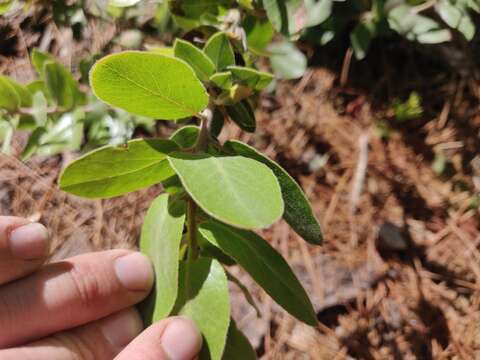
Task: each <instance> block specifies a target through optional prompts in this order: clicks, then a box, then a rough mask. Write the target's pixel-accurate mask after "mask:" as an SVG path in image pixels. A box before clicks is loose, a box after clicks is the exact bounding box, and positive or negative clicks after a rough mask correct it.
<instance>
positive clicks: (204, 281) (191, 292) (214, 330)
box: [173, 259, 230, 360]
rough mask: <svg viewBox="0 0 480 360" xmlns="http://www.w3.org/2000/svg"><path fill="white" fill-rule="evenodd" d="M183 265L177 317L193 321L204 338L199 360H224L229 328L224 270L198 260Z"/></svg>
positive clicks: (176, 306)
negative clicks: (222, 359) (188, 264)
mask: <svg viewBox="0 0 480 360" xmlns="http://www.w3.org/2000/svg"><path fill="white" fill-rule="evenodd" d="M190 265H191V266H190V267H188V266H187V264H186V263H185V262H180V276H179V284H180V289H179V292H178V299H177V304H176V305H175V310H174V311H173V313H174V314H179V315H183V316H186V317H188V318H190V319H192V320H193V321H194V322H195V324H196V325H197V327H198V328H199V330H200V332H201V333H202V335H203V341H204V343H203V348H202V352H201V354H200V357H199V358H200V359H201V360H202V359H211V360H219V359H221V358H222V354H223V350H224V348H225V343H226V339H227V332H228V327H229V324H230V301H229V294H228V282H227V277H226V275H225V272H224V270H223V268H222V266H221V265H220V264H219V263H218V262H217V261H216V260H212V259H199V260H196V261H194V262H192V263H191V264H190Z"/></svg>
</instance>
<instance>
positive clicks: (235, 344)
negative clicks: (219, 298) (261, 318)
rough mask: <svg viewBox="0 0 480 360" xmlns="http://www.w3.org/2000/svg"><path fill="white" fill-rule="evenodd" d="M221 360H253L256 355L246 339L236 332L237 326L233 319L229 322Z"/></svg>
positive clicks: (239, 332) (238, 331)
mask: <svg viewBox="0 0 480 360" xmlns="http://www.w3.org/2000/svg"><path fill="white" fill-rule="evenodd" d="M222 359H223V360H255V359H257V354H256V353H255V350H253V348H252V345H251V344H250V342H249V341H248V339H247V337H246V336H245V335H244V334H243V333H242V332H241V331H240V330H238V327H237V324H236V323H235V321H234V320H233V319H231V320H230V327H229V328H228V335H227V344H226V345H225V352H224V353H223V357H222Z"/></svg>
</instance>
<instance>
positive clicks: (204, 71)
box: [173, 39, 215, 81]
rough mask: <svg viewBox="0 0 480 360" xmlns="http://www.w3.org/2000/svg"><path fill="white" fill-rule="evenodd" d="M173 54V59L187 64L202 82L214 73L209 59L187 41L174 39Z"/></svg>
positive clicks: (213, 67) (213, 66)
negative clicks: (175, 58)
mask: <svg viewBox="0 0 480 360" xmlns="http://www.w3.org/2000/svg"><path fill="white" fill-rule="evenodd" d="M173 52H174V55H175V57H177V58H179V59H182V60H183V61H185V62H186V63H187V64H189V65H190V66H191V67H192V69H193V70H194V71H195V74H197V76H198V78H199V79H200V80H202V81H208V79H209V78H210V76H212V75H213V73H214V72H215V65H214V64H213V62H212V61H211V60H210V59H209V57H208V56H206V55H205V54H204V53H203V51H202V50H200V49H199V48H197V47H196V46H194V45H193V44H191V43H190V42H188V41H185V40H181V39H176V40H175V44H174V45H173Z"/></svg>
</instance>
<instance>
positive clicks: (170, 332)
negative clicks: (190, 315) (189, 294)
mask: <svg viewBox="0 0 480 360" xmlns="http://www.w3.org/2000/svg"><path fill="white" fill-rule="evenodd" d="M161 343H162V348H163V350H164V351H165V353H166V354H167V355H168V357H169V359H170V360H192V359H193V358H195V357H196V356H197V355H198V354H199V352H200V349H201V348H202V337H201V336H200V332H199V331H198V329H197V327H196V326H195V324H194V323H193V322H192V321H191V320H189V319H187V318H183V317H177V318H174V319H172V320H171V322H170V323H169V324H168V325H167V328H166V329H165V330H164V332H163V334H162V338H161Z"/></svg>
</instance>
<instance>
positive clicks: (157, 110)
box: [90, 51, 208, 120]
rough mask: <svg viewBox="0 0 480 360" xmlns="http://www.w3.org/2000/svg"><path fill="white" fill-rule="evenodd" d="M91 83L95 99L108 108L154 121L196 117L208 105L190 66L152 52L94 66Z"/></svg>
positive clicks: (110, 58)
mask: <svg viewBox="0 0 480 360" xmlns="http://www.w3.org/2000/svg"><path fill="white" fill-rule="evenodd" d="M90 83H91V86H92V88H93V90H94V92H95V95H97V97H98V98H100V99H101V100H102V101H104V102H106V103H107V104H110V105H112V106H116V107H119V108H122V109H124V110H126V111H128V112H130V113H132V114H136V115H143V116H148V117H152V118H158V119H164V120H176V119H181V118H184V117H188V116H193V115H195V114H197V113H198V112H200V111H202V110H203V109H204V108H205V107H206V106H207V103H208V95H207V93H206V91H205V88H204V87H203V85H202V83H201V82H200V81H199V80H198V78H197V76H196V75H195V73H194V71H193V70H192V68H191V67H190V66H189V65H187V64H186V63H185V62H183V61H182V60H179V59H176V58H172V57H170V56H164V55H159V54H154V53H149V52H139V51H126V52H122V53H119V54H113V55H109V56H106V57H104V58H103V59H101V60H100V61H98V62H97V63H96V64H95V65H94V66H93V68H92V70H91V72H90Z"/></svg>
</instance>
